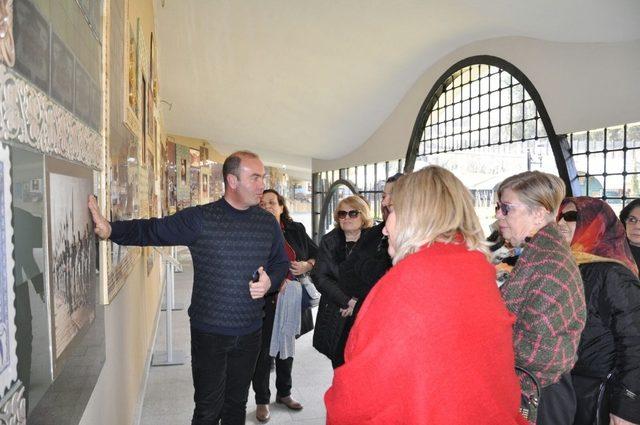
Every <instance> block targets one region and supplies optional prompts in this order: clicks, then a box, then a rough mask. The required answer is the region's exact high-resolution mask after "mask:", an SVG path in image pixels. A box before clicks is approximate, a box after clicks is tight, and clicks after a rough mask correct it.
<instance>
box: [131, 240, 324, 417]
mask: <svg viewBox="0 0 640 425" xmlns="http://www.w3.org/2000/svg"><path fill="white" fill-rule="evenodd" d="M180 260H181V262H182V264H183V265H184V271H183V272H182V273H176V275H175V298H176V302H178V303H182V304H184V305H185V309H183V310H179V311H174V312H173V315H172V319H173V343H174V347H175V349H176V350H181V351H182V352H183V353H184V356H185V359H184V360H185V363H184V364H183V365H179V366H152V367H151V369H150V371H149V378H148V382H147V388H146V393H145V398H144V403H143V407H142V419H141V422H140V423H141V424H142V425H180V424H189V423H190V421H191V415H192V412H193V385H192V382H191V358H190V353H189V319H188V317H187V311H186V306H188V305H189V300H190V298H191V286H192V283H193V268H192V267H191V259H190V258H189V257H188V255H187V256H185V255H184V252H183V254H182V255H180ZM165 334H166V332H165V313H164V312H162V313H161V314H160V320H159V325H158V332H157V337H156V343H155V351H154V353H158V352H160V351H165V341H166V339H165V336H166V335H165ZM311 339H312V333H309V334H307V335H305V336H303V337H301V338H299V339H298V340H297V343H296V356H295V361H294V364H293V390H292V396H293V398H295V399H296V400H298V401H300V402H301V403H302V404H303V405H304V409H303V410H301V411H299V412H292V411H290V410H288V409H287V408H286V407H283V406H282V405H276V404H275V403H272V404H271V420H270V421H269V424H273V425H277V424H304V425H312V424H318V425H319V424H324V423H325V409H324V402H323V399H322V397H323V395H324V393H325V391H326V390H327V388H328V387H329V385H330V384H331V379H332V376H333V371H332V369H331V362H330V361H329V360H328V359H327V358H326V357H324V356H322V355H321V354H319V353H318V352H317V351H316V350H315V349H314V348H313V347H312V346H311ZM274 382H275V374H274V373H272V374H271V392H272V397H274V396H275V384H274ZM255 411H256V405H255V400H254V395H253V391H250V392H249V401H248V403H247V421H246V423H247V424H258V423H259V422H258V421H257V420H256V417H255Z"/></svg>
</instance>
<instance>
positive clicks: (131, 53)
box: [123, 0, 141, 135]
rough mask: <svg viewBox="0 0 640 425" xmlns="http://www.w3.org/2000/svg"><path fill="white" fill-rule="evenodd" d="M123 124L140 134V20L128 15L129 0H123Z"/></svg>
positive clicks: (134, 132)
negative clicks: (132, 18)
mask: <svg viewBox="0 0 640 425" xmlns="http://www.w3.org/2000/svg"><path fill="white" fill-rule="evenodd" d="M124 10H125V15H126V16H125V19H124V46H123V52H124V58H123V59H124V60H123V64H124V70H125V78H124V79H123V81H124V84H123V90H124V99H123V105H124V111H123V117H124V124H125V126H126V127H127V128H128V129H129V130H130V131H131V133H133V134H134V135H138V134H140V126H141V122H140V109H141V108H140V48H139V36H140V20H139V19H137V20H136V22H135V25H134V23H132V22H131V19H130V18H129V16H128V11H129V0H124Z"/></svg>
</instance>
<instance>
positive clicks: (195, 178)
mask: <svg viewBox="0 0 640 425" xmlns="http://www.w3.org/2000/svg"><path fill="white" fill-rule="evenodd" d="M189 174H190V176H189V177H190V179H189V184H190V198H191V205H198V204H200V150H198V149H189Z"/></svg>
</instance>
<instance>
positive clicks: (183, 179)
mask: <svg viewBox="0 0 640 425" xmlns="http://www.w3.org/2000/svg"><path fill="white" fill-rule="evenodd" d="M176 163H177V167H178V176H177V177H178V178H177V180H178V190H177V193H178V196H177V205H176V208H177V210H181V209H184V208H186V207H188V206H190V205H191V188H190V186H189V148H188V147H186V146H182V145H176Z"/></svg>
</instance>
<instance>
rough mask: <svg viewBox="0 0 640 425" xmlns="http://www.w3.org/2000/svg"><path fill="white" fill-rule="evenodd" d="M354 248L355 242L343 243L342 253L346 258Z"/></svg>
mask: <svg viewBox="0 0 640 425" xmlns="http://www.w3.org/2000/svg"><path fill="white" fill-rule="evenodd" d="M355 247H356V242H355V241H349V242H345V244H344V252H345V253H346V254H347V255H346V256H347V257H348V256H349V255H351V252H352V251H353V248H355Z"/></svg>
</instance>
